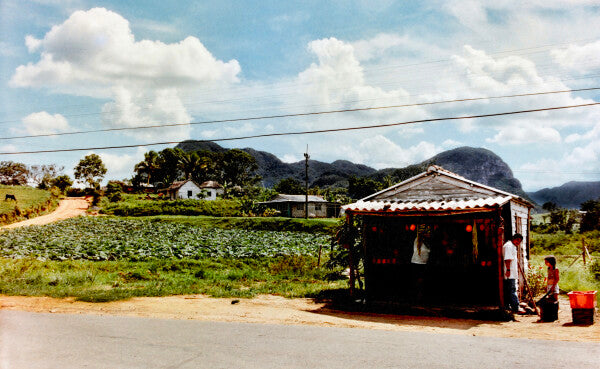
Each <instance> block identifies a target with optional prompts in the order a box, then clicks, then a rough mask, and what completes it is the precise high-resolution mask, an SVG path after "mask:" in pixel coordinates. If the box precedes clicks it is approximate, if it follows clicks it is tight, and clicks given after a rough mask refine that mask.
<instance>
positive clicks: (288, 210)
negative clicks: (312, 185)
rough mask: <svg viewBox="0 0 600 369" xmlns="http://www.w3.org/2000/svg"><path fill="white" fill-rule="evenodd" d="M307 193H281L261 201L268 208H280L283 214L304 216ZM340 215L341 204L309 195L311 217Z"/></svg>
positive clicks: (293, 216)
mask: <svg viewBox="0 0 600 369" xmlns="http://www.w3.org/2000/svg"><path fill="white" fill-rule="evenodd" d="M305 203H306V197H305V195H284V194H279V195H277V197H275V198H274V199H273V200H271V201H265V202H261V203H260V204H262V205H265V206H266V207H268V208H271V209H275V210H278V211H279V212H280V215H281V216H284V217H290V218H304V207H305ZM339 215H340V204H338V203H335V202H328V201H326V200H325V199H323V197H322V196H315V195H309V196H308V217H309V218H336V217H338V216H339Z"/></svg>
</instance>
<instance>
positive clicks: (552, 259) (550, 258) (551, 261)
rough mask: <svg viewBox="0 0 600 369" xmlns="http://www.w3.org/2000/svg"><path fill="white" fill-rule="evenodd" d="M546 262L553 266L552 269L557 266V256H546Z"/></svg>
mask: <svg viewBox="0 0 600 369" xmlns="http://www.w3.org/2000/svg"><path fill="white" fill-rule="evenodd" d="M544 263H546V265H547V266H549V267H552V269H554V268H556V258H555V257H554V255H548V256H546V257H545V258H544Z"/></svg>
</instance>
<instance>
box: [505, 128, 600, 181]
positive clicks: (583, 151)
mask: <svg viewBox="0 0 600 369" xmlns="http://www.w3.org/2000/svg"><path fill="white" fill-rule="evenodd" d="M515 172H517V174H518V177H519V179H520V180H521V182H522V184H523V188H525V189H526V190H537V189H541V188H545V187H554V186H560V185H562V184H563V183H565V182H568V181H574V180H575V181H577V180H578V181H590V180H591V179H590V176H593V178H597V173H598V172H600V140H595V141H592V142H590V143H589V144H588V145H586V146H581V147H575V148H574V149H572V150H571V151H570V152H566V153H565V154H564V155H562V156H560V157H557V158H553V159H549V158H541V159H539V160H537V161H530V162H526V163H525V164H522V165H521V166H520V167H519V168H518V169H517V170H516V171H515Z"/></svg>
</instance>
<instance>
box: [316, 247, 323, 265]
mask: <svg viewBox="0 0 600 369" xmlns="http://www.w3.org/2000/svg"><path fill="white" fill-rule="evenodd" d="M322 247H323V246H322V245H321V244H319V257H318V258H317V268H318V267H320V266H321V249H322Z"/></svg>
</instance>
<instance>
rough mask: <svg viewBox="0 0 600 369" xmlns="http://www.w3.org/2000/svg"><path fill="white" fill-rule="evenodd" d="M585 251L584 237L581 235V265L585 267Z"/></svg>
mask: <svg viewBox="0 0 600 369" xmlns="http://www.w3.org/2000/svg"><path fill="white" fill-rule="evenodd" d="M585 251H586V247H585V238H584V237H581V256H583V267H584V268H585V256H586V255H585Z"/></svg>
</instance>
